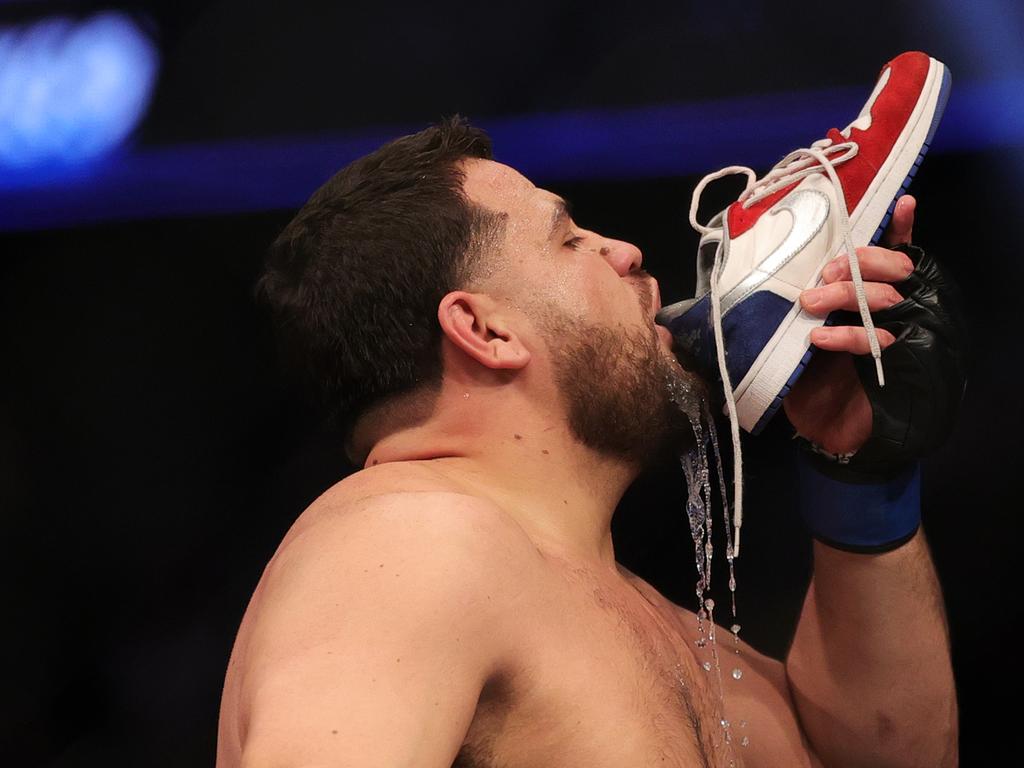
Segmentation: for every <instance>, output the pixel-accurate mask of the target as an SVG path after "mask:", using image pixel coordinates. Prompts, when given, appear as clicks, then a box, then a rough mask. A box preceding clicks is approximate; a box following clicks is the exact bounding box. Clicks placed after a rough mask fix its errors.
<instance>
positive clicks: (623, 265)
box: [601, 239, 644, 277]
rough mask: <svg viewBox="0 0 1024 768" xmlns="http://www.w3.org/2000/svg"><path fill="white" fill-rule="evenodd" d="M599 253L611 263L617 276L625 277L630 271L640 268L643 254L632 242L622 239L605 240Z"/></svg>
mask: <svg viewBox="0 0 1024 768" xmlns="http://www.w3.org/2000/svg"><path fill="white" fill-rule="evenodd" d="M601 255H602V256H604V258H605V260H606V261H607V262H608V263H609V264H611V265H612V268H613V269H614V270H615V271H616V272H617V273H618V275H619V277H625V276H626V275H628V274H629V273H630V272H634V271H636V270H638V269H640V265H641V264H643V261H644V256H643V254H642V253H641V252H640V249H639V248H637V247H636V246H635V245H633V244H632V243H627V242H624V241H622V240H607V239H606V240H605V241H604V242H603V243H602V244H601Z"/></svg>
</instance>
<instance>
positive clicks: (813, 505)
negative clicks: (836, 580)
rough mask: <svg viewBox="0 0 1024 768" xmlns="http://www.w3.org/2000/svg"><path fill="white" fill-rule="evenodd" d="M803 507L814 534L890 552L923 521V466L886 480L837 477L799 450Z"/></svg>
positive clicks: (847, 546)
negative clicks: (850, 479) (819, 468)
mask: <svg viewBox="0 0 1024 768" xmlns="http://www.w3.org/2000/svg"><path fill="white" fill-rule="evenodd" d="M797 466H798V473H799V499H800V512H801V514H802V515H803V518H804V521H805V522H806V523H807V526H808V527H809V528H810V529H811V533H812V534H813V535H814V537H815V538H816V539H818V540H820V541H821V542H823V543H825V544H828V545H829V546H832V547H836V548H838V549H844V550H847V551H849V552H862V553H877V552H887V551H889V550H892V549H896V547H898V546H900V545H902V544H905V543H906V542H907V541H909V540H910V539H911V538H912V537H913V535H914V534H915V533H916V532H917V529H918V526H920V524H921V466H920V464H918V463H914V464H912V465H911V466H910V467H908V468H907V469H906V470H904V471H903V472H901V473H899V474H898V475H896V476H895V477H892V478H891V479H889V480H887V481H885V482H878V481H877V480H874V481H872V480H865V481H864V482H857V481H853V482H850V481H842V480H836V479H833V478H831V477H828V476H827V475H825V474H823V473H822V472H821V471H819V470H818V469H817V468H816V467H815V465H814V462H813V459H812V458H811V457H809V456H807V455H805V454H804V452H799V453H798V459H797Z"/></svg>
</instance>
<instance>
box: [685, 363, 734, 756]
mask: <svg viewBox="0 0 1024 768" xmlns="http://www.w3.org/2000/svg"><path fill="white" fill-rule="evenodd" d="M668 390H669V396H670V397H671V399H672V400H673V402H675V403H676V405H677V406H678V407H679V409H680V411H682V413H684V414H685V415H686V416H687V418H688V419H689V421H690V426H691V428H692V430H693V436H694V447H693V449H691V450H690V451H689V452H688V453H685V454H683V455H681V456H680V457H679V463H680V466H681V467H682V469H683V474H684V475H685V477H686V486H687V498H686V517H687V520H688V522H689V525H690V535H691V538H692V539H693V547H694V561H695V566H696V570H697V583H696V585H695V588H694V592H695V594H696V596H697V631H698V636H699V637H698V639H697V641H696V645H697V647H698V648H704V647H706V646H707V645H708V643H710V646H711V657H712V660H713V664H712V662H709V661H705V662H703V663H702V664H701V666H702V667H703V668H704V670H705V671H707V672H710V671H711V670H712V668H714V670H715V683H716V688H717V694H718V704H719V708H720V709H719V711H720V712H721V716H720V720H719V724H720V726H721V728H722V735H723V737H724V740H725V743H726V744H727V745H729V744H731V743H732V734H731V731H730V725H729V721H728V720H727V719H726V718H725V696H724V690H723V685H722V664H721V662H720V659H719V655H718V644H717V642H716V639H715V620H714V609H715V601H714V600H713V599H712V598H710V597H707V596H706V595H707V592H708V591H709V590H710V589H711V564H712V561H713V559H714V545H713V541H712V533H713V529H714V526H713V522H712V491H711V473H710V471H709V467H708V464H709V461H708V459H709V458H710V457H709V453H711V452H713V454H714V459H715V466H716V468H717V470H718V491H719V494H720V498H721V499H722V512H723V518H724V526H723V527H724V534H725V559H726V562H727V563H728V566H729V582H728V585H729V596H730V603H731V605H730V607H731V612H732V626H731V627H730V632H731V633H732V636H733V651H734V653H735V654H736V655H737V658H738V656H739V631H740V625H739V624H738V623H737V622H736V571H735V563H734V561H735V551H734V548H733V541H734V540H733V536H732V530H731V528H732V524H731V520H730V516H729V503H728V498H729V497H728V495H727V494H726V488H725V479H724V477H725V473H724V472H723V470H722V456H721V452H720V450H719V447H718V433H717V430H716V429H715V422H714V418H713V416H712V414H711V411H710V408H709V406H708V403H707V401H706V400H705V399H704V398H702V397H700V396H699V395H696V393H695V392H694V391H693V390H692V389H690V388H689V387H686V386H685V385H683V384H682V383H680V382H678V381H676V380H674V379H670V380H669V381H668ZM705 424H706V425H707V434H706V436H705V431H704V425H705ZM708 441H710V442H711V446H712V447H711V449H710V450H709V449H708V447H707V443H708ZM705 621H706V623H707V629H705ZM731 674H732V677H733V679H735V680H739V679H740V678H741V677H742V676H743V672H742V670H741V669H740V668H739V667H738V666H733V667H732V671H731ZM743 725H746V723H743ZM744 741H747V743H749V739H747V737H744ZM744 746H746V744H744Z"/></svg>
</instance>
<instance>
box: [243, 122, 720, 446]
mask: <svg viewBox="0 0 1024 768" xmlns="http://www.w3.org/2000/svg"><path fill="white" fill-rule="evenodd" d="M641 260H642V257H641V254H640V251H639V250H638V249H637V248H636V247H635V246H632V245H630V244H629V243H624V242H622V241H618V240H613V239H610V238H606V237H603V236H601V235H599V234H597V233H595V232H590V231H588V230H584V229H582V228H580V227H578V226H577V225H576V224H575V222H574V221H573V220H572V218H571V216H570V215H569V212H568V210H567V208H566V204H565V201H563V200H561V198H559V197H557V196H555V195H553V194H551V193H550V192H547V191H545V190H543V189H539V188H537V187H535V186H534V185H533V184H531V183H530V182H529V181H528V180H527V179H526V178H525V177H523V176H522V175H521V174H519V173H517V172H516V171H514V170H513V169H511V168H509V167H508V166H504V165H501V164H500V163H495V162H493V161H492V160H490V145H489V142H488V140H487V138H486V136H485V135H484V134H483V133H482V132H480V131H477V130H475V129H472V128H469V127H468V126H467V125H466V124H465V123H464V122H462V121H459V120H452V121H448V122H446V123H443V124H441V125H440V126H437V127H434V128H430V129H427V130H426V131H423V132H421V133H419V134H416V135H415V136H409V137H405V138H403V139H399V140H397V141H395V142H392V143H391V144H388V145H386V146H385V147H382V148H381V149H380V150H378V151H377V152H374V153H373V154H371V155H368V156H367V157H364V158H362V159H360V160H358V161H356V162H355V163H353V164H352V165H350V166H348V167H347V168H346V169H344V170H343V171H341V172H340V173H339V174H338V175H337V176H335V177H334V178H333V179H332V180H331V181H329V182H328V183H327V184H326V185H324V187H323V188H321V189H320V190H319V191H317V193H316V194H314V196H313V197H312V198H311V199H310V201H309V202H308V203H307V204H306V206H305V207H304V208H303V209H302V210H301V211H300V212H299V214H298V216H297V217H296V218H295V220H294V221H293V222H292V223H291V224H290V225H289V226H288V228H287V229H286V230H285V231H284V233H282V235H281V236H280V237H279V238H278V240H277V242H276V243H275V245H274V248H273V250H272V253H271V256H270V259H269V260H268V268H267V272H266V274H265V275H264V277H263V279H262V282H261V284H262V288H263V291H264V292H265V294H266V295H267V296H268V297H269V299H270V301H271V303H272V305H273V306H274V308H275V310H276V315H277V323H278V327H279V329H280V331H281V334H282V340H283V342H284V344H285V348H286V351H288V352H289V353H290V355H291V357H292V358H293V359H294V360H295V362H296V363H297V364H298V365H299V367H300V369H301V370H302V371H303V372H304V373H305V374H306V378H307V380H311V381H312V382H313V383H314V384H315V385H316V387H317V390H318V391H319V393H320V396H321V398H322V399H323V401H324V403H325V405H326V406H327V408H328V410H329V411H330V412H332V413H333V414H334V415H335V420H336V422H337V423H338V424H340V425H341V426H342V427H343V428H344V429H346V430H348V429H350V428H351V427H353V425H355V424H356V422H357V419H359V417H360V416H362V415H364V414H365V413H367V411H368V410H369V409H372V410H373V411H374V412H375V413H377V412H379V411H380V409H381V408H385V409H386V408H388V407H389V404H395V403H401V406H400V410H404V411H405V412H406V415H407V418H406V420H405V425H409V426H411V425H412V424H414V423H417V422H421V421H423V420H424V419H427V418H429V417H430V416H431V415H432V410H433V407H434V405H433V404H434V403H436V402H437V396H438V395H439V393H440V391H441V385H442V378H443V376H444V374H445V370H444V368H445V366H444V364H443V362H442V361H443V359H444V358H443V355H442V343H443V341H444V340H447V342H450V344H449V345H448V346H449V348H450V349H451V350H454V353H455V355H456V357H455V358H452V357H449V362H451V360H453V359H454V360H456V361H457V363H458V364H459V365H460V366H462V365H465V366H468V367H469V370H470V372H471V374H472V375H473V376H474V377H475V375H476V374H477V373H478V372H479V374H480V375H481V376H487V375H491V374H493V378H492V379H491V380H489V381H493V382H496V383H497V386H498V387H499V388H500V387H501V386H504V385H506V384H508V385H510V386H515V377H516V374H517V373H519V372H522V371H523V369H525V367H526V366H528V365H529V360H530V357H531V354H532V355H534V356H536V355H542V356H546V357H547V359H548V360H549V362H550V371H551V378H553V379H554V381H553V382H551V386H552V387H553V388H555V389H556V390H557V393H558V395H559V399H560V400H561V403H562V406H563V411H564V416H565V418H566V421H567V424H568V427H569V430H570V431H571V433H572V434H573V436H574V437H575V439H576V440H578V441H579V442H580V443H582V444H584V445H586V446H588V447H590V448H592V449H594V450H595V451H598V452H600V453H602V454H605V455H609V456H613V457H619V458H624V459H628V460H630V461H633V462H635V463H637V464H639V465H641V466H643V465H646V464H648V463H649V462H650V461H651V460H652V459H653V458H654V457H656V456H658V455H660V454H662V453H663V452H665V451H678V450H681V449H684V448H685V447H687V446H688V445H689V444H692V436H691V432H690V429H689V421H688V419H687V418H686V416H685V415H684V414H682V413H681V412H680V410H679V408H678V406H677V405H676V404H675V403H673V402H672V400H671V399H670V397H669V384H670V383H673V384H674V388H675V391H676V392H677V393H678V392H679V391H682V390H686V391H690V392H692V393H693V397H694V400H695V401H696V400H697V399H698V398H699V397H700V394H701V392H702V384H701V382H700V381H699V380H698V379H696V378H695V377H693V376H692V375H691V374H688V373H686V372H685V371H683V369H682V368H681V367H680V366H679V364H678V362H677V361H676V360H675V358H674V357H673V355H672V353H671V350H670V343H669V342H668V341H667V340H666V339H665V338H664V337H659V333H658V331H657V330H656V327H655V325H654V314H655V312H656V310H657V308H658V306H657V305H658V302H657V301H656V299H655V297H656V295H657V284H656V283H655V282H654V281H653V280H652V279H651V278H650V277H649V276H648V275H647V274H646V272H643V271H642V270H641V268H640V267H641ZM459 318H462V319H461V320H460V319H459ZM488 326H489V327H490V329H487V328H488ZM482 328H484V329H485V330H483V331H482V332H481V329H482ZM492 329H497V330H496V331H495V330H492ZM474 335H475V338H474ZM510 350H511V351H510ZM448 373H449V375H451V374H452V372H451V371H449V372H448ZM481 380H483V379H481ZM519 381H520V385H522V386H525V385H523V384H522V382H524V381H526V379H525V378H520V380H519ZM531 386H532V385H531ZM410 396H411V399H410ZM410 403H416V404H418V407H411V406H410V405H409V404H410ZM392 415H393V414H392ZM399 422H401V419H399ZM410 422H411V423H410ZM357 460H358V459H357Z"/></svg>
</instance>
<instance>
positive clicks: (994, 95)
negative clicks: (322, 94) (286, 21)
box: [0, 78, 1024, 230]
mask: <svg viewBox="0 0 1024 768" xmlns="http://www.w3.org/2000/svg"><path fill="white" fill-rule="evenodd" d="M863 100H864V90H863V88H851V89H843V90H830V91H813V92H803V93H790V94H770V95H763V96H754V97H748V98H742V99H733V100H729V101H719V102H710V103H701V104H678V105H669V106H660V107H646V108H637V109H628V110H614V111H587V112H571V113H561V114H553V115H530V116H523V117H513V118H506V119H497V120H474V122H475V123H478V124H479V125H481V126H482V127H483V128H486V129H487V130H488V131H489V132H490V133H491V136H492V137H493V138H494V144H495V149H496V153H497V156H498V159H499V160H501V161H503V162H506V163H508V164H510V165H512V166H514V167H516V168H518V169H519V170H521V171H522V172H523V173H525V174H526V175H527V176H529V177H530V178H532V179H534V180H535V181H537V182H538V183H552V182H564V181H574V180H598V179H600V180H609V179H642V178H656V177H670V176H685V175H690V174H702V173H706V172H708V171H712V170H715V169H717V168H720V167H722V166H725V165H732V164H744V165H750V166H752V167H754V168H756V169H759V170H761V171H763V170H767V168H768V167H770V166H771V165H772V164H774V163H775V162H776V161H777V160H778V159H779V158H781V157H782V155H784V154H785V153H786V152H788V151H789V150H791V149H793V148H794V147H796V146H798V145H800V146H805V145H806V144H808V143H810V142H812V141H814V140H815V139H817V138H820V137H821V135H822V134H824V132H825V130H826V129H827V128H828V127H829V126H833V125H835V126H843V125H846V124H847V123H848V122H849V120H850V117H851V116H852V115H855V114H857V112H858V111H859V110H860V107H861V105H862V103H863ZM420 127H422V126H397V127H395V128H394V129H391V130H380V131H375V132H373V133H370V134H368V135H364V136H357V137H333V138H323V137H318V138H310V137H297V138H288V139H274V140H269V139H268V140H262V141H257V140H247V141H232V142H223V143H218V144H193V145H179V146H171V147H164V148H149V149H145V150H139V151H136V152H133V153H127V152H124V153H121V154H118V155H116V156H114V157H112V158H109V159H108V161H107V162H105V163H103V164H102V165H96V166H95V167H92V168H89V169H88V170H82V171H81V172H80V173H77V174H69V175H65V176H64V177H62V178H61V179H60V183H59V184H52V185H49V186H41V185H40V184H39V182H38V180H35V181H33V182H32V185H31V186H29V185H27V184H26V183H25V182H24V181H23V180H19V179H18V178H17V177H16V176H11V175H7V176H6V177H5V176H3V175H2V174H0V230H28V229H43V228H51V227H66V226H75V225H80V224H88V223H93V222H100V221H117V220H126V219H140V218H166V217H177V216H194V215H208V214H232V213H243V212H251V211H263V210H273V209H282V208H297V207H298V206H300V205H301V204H302V203H303V202H304V201H305V200H306V199H307V198H308V197H309V195H310V194H311V193H312V192H313V190H315V189H316V188H317V187H318V186H320V185H321V184H322V183H323V182H324V181H325V180H326V179H327V178H329V177H330V176H331V175H332V174H333V173H334V172H335V171H337V170H338V169H339V168H341V167H342V166H344V165H345V164H346V163H348V162H349V161H351V160H353V159H354V158H356V157H359V156H360V155H363V154H365V153H367V152H369V151H371V150H373V149H375V148H376V147H378V146H380V145H381V144H382V143H384V142H385V141H387V140H389V139H391V138H394V137H395V136H399V135H401V134H403V133H409V132H412V131H415V130H418V128H420ZM1021 147H1024V79H1021V78H1006V79H1001V80H991V81H987V82H980V83H960V82H956V81H954V84H953V93H952V96H951V98H950V102H949V106H948V107H947V110H946V115H945V117H944V119H943V122H942V124H941V125H940V126H939V130H938V133H937V135H936V141H935V144H934V145H933V147H932V150H931V154H932V155H934V154H936V153H942V152H949V151H986V150H994V149H1003V148H1021Z"/></svg>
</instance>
